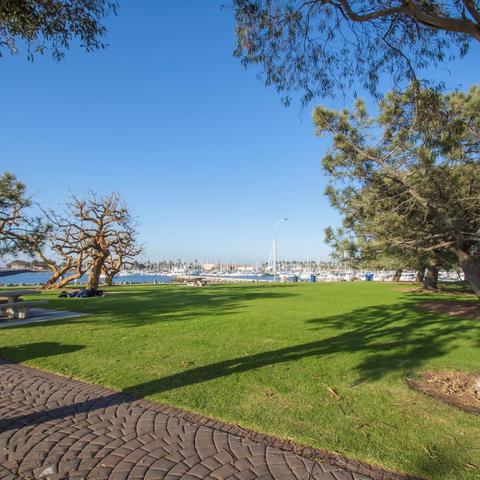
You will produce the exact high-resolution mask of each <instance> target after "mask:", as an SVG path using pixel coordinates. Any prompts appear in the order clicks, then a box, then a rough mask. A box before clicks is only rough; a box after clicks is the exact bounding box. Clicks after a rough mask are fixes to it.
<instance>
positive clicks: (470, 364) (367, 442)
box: [0, 282, 480, 479]
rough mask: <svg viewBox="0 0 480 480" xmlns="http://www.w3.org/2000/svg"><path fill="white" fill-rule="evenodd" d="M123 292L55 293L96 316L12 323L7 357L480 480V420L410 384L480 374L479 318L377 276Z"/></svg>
mask: <svg viewBox="0 0 480 480" xmlns="http://www.w3.org/2000/svg"><path fill="white" fill-rule="evenodd" d="M109 291H110V292H112V293H111V294H110V295H108V296H107V297H105V298H92V299H59V298H56V297H57V295H58V293H55V294H48V295H50V298H51V302H50V304H49V307H50V308H59V309H69V310H73V311H81V312H88V313H92V315H89V316H87V317H82V318H78V319H72V320H68V321H54V322H49V323H43V324H36V325H31V326H22V327H14V328H8V329H2V330H0V357H3V358H7V359H11V360H15V361H20V362H25V363H26V364H29V365H33V366H36V367H40V368H42V369H46V370H50V371H53V372H59V373H62V374H67V375H71V376H73V377H76V378H79V379H83V380H87V381H89V382H93V383H97V384H101V385H104V386H107V387H110V388H112V389H115V390H119V391H127V392H129V393H132V394H134V395H137V396H141V397H146V398H149V399H151V400H154V401H159V402H164V403H167V404H170V405H173V406H177V407H182V408H185V409H188V410H191V411H194V412H199V413H202V414H204V415H208V416H211V417H215V418H219V419H223V420H225V421H228V422H234V423H238V424H240V425H242V426H245V427H251V428H254V429H257V430H260V431H262V432H267V433H270V434H274V435H278V436H280V437H284V438H291V439H294V440H296V441H298V442H301V443H304V444H308V445H311V446H315V447H319V448H322V449H327V450H331V451H336V452H339V453H341V454H343V455H347V456H350V457H355V458H358V459H360V460H362V461H367V462H370V463H374V464H377V465H381V466H383V467H386V468H390V469H394V470H397V471H403V472H407V473H409V474H415V475H418V476H421V477H425V478H435V479H472V478H480V416H478V415H473V414H467V413H464V412H462V411H459V410H457V409H455V408H453V407H451V406H448V405H444V404H442V403H440V402H438V401H436V400H433V399H431V398H429V397H427V396H425V395H422V394H420V393H416V392H414V391H411V390H409V389H408V387H407V385H406V384H405V378H406V376H408V375H412V374H414V373H415V372H417V371H419V370H425V369H453V370H457V369H458V370H463V371H468V372H475V371H479V369H480V335H479V322H478V321H474V320H467V319H459V318H454V317H449V316H442V315H434V314H429V313H426V312H424V311H422V310H421V309H420V308H419V307H418V304H419V303H420V302H421V301H423V300H425V296H422V295H419V294H415V293H408V292H405V291H402V288H401V287H399V286H397V285H389V284H376V283H367V282H363V283H341V284H339V283H337V284H335V283H330V284H329V283H325V284H317V285H295V284H287V285H261V284H257V285H254V284H249V285H218V286H210V287H206V288H191V287H185V286H167V285H162V286H151V287H147V286H144V287H138V286H131V287H116V288H112V289H110V290H109ZM462 295H463V294H462ZM463 296H464V295H463ZM463 296H459V295H457V296H456V297H455V298H456V299H458V298H463ZM438 297H440V295H439V296H438ZM434 298H436V296H432V295H429V296H428V300H432V299H434ZM441 298H442V299H445V298H448V297H446V295H445V294H443V295H441ZM452 298H453V293H452ZM470 298H472V297H470ZM472 301H475V300H474V299H473V298H472ZM329 389H332V390H334V391H335V392H337V393H338V395H339V398H338V397H336V396H335V395H334V394H332V393H331V391H329Z"/></svg>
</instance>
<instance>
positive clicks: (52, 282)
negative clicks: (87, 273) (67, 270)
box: [42, 272, 83, 290]
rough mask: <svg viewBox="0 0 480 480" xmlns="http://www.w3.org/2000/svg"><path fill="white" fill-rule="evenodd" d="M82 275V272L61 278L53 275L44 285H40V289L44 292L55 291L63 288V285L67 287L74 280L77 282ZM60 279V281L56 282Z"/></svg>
mask: <svg viewBox="0 0 480 480" xmlns="http://www.w3.org/2000/svg"><path fill="white" fill-rule="evenodd" d="M82 275H83V272H76V273H73V274H72V275H68V276H67V277H63V278H62V276H63V275H58V274H53V275H52V276H51V277H50V278H49V279H48V281H47V282H46V283H45V284H44V285H42V288H43V289H44V290H56V289H59V288H62V287H64V286H65V285H68V284H69V283H71V282H73V281H74V280H78V279H79V278H80V277H81V276H82ZM60 278H62V279H61V280H60V281H58V280H59V279H60Z"/></svg>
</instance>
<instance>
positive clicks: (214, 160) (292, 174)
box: [0, 0, 480, 261]
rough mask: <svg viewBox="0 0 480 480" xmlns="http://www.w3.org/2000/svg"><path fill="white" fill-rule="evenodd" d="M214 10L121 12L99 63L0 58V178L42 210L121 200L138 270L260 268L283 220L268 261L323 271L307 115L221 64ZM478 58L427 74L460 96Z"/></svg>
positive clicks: (222, 22)
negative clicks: (312, 263) (212, 263)
mask: <svg viewBox="0 0 480 480" xmlns="http://www.w3.org/2000/svg"><path fill="white" fill-rule="evenodd" d="M222 3H227V2H226V1H225V0H220V1H216V0H209V1H198V0H187V1H183V2H166V1H163V2H159V1H156V0H142V1H135V2H129V1H121V3H120V11H119V15H118V16H117V17H113V18H111V19H109V21H108V26H109V35H108V42H109V44H110V46H109V47H108V49H107V50H105V51H100V52H96V53H91V54H86V53H84V52H83V51H81V50H79V49H76V48H74V49H72V50H71V51H70V52H68V53H67V56H66V59H65V61H63V62H61V63H56V62H54V61H52V60H51V58H50V57H49V56H48V55H47V56H45V57H37V58H36V60H35V62H34V63H30V62H28V61H27V60H26V57H25V56H24V55H23V56H16V57H5V58H3V59H0V68H1V77H0V86H1V92H2V107H1V108H2V115H1V117H0V128H1V132H2V137H3V141H2V150H1V164H0V165H1V170H2V171H5V170H8V171H12V172H14V173H15V174H16V175H17V176H18V177H19V178H20V179H21V180H22V181H23V182H25V183H26V184H27V186H28V188H29V190H30V191H31V192H33V193H36V196H35V199H36V200H37V201H39V202H41V203H42V204H44V205H55V204H57V203H58V202H60V201H61V200H62V199H64V198H65V197H66V196H67V194H68V191H69V190H71V191H73V192H75V193H78V194H82V193H85V192H86V191H87V190H89V189H91V190H94V191H96V192H100V193H109V192H111V191H118V192H120V193H122V194H123V196H124V197H125V199H126V200H127V203H128V205H129V206H130V207H131V209H132V210H133V212H134V213H135V214H136V215H137V216H138V217H139V220H140V222H141V228H140V230H141V238H142V240H143V241H144V243H145V245H146V257H149V258H152V259H161V258H168V257H175V258H179V257H184V258H198V259H200V260H205V261H206V260H216V259H220V258H222V259H224V260H225V259H226V258H227V257H228V258H229V259H231V260H238V261H262V260H267V259H268V255H269V252H270V248H271V242H272V227H273V224H274V222H275V221H276V220H277V219H279V218H281V217H285V216H286V217H289V221H288V223H286V224H284V225H282V226H281V230H280V235H279V256H280V257H281V258H287V257H288V258H297V259H308V258H311V259H316V258H317V257H318V256H320V258H323V259H326V258H327V257H328V248H327V247H326V246H325V245H324V244H323V230H324V228H325V227H326V226H328V225H331V224H333V225H335V224H338V222H339V219H338V216H337V215H336V213H335V212H334V211H333V210H332V209H331V208H330V206H329V204H328V201H327V200H326V198H325V197H324V196H323V190H324V188H325V184H326V179H325V177H324V176H323V174H322V170H321V167H320V161H321V157H322V154H323V152H324V151H325V143H324V141H323V140H322V141H320V140H318V139H316V138H315V136H314V131H313V127H312V124H311V120H310V113H311V108H307V109H305V110H304V111H301V110H300V107H299V105H298V104H297V105H294V106H292V107H290V108H285V107H283V106H282V105H281V102H280V99H279V97H278V95H277V94H275V92H274V91H272V90H267V89H265V87H264V86H263V83H262V82H261V81H259V80H257V79H256V76H255V72H254V71H250V70H249V71H246V70H244V69H243V68H242V67H241V65H240V63H239V61H238V60H237V59H235V58H233V56H232V51H233V48H234V25H233V20H232V15H231V13H230V12H229V11H225V10H221V9H220V5H221V4H222ZM479 54H480V49H479V48H478V47H476V48H475V49H474V50H473V51H472V53H471V54H470V55H469V57H468V58H467V59H464V60H463V61H461V62H457V63H456V64H454V65H451V66H450V68H451V71H452V73H451V74H449V73H448V72H446V71H442V72H440V73H438V75H440V76H442V77H443V78H447V80H448V82H449V84H450V85H451V86H461V85H463V86H465V87H468V86H470V85H471V84H472V83H474V82H476V81H478V80H479V75H478V74H479V73H480V68H479V62H478V58H479ZM328 103H329V104H330V105H333V103H332V102H331V101H329V102H328ZM312 106H313V105H312ZM335 106H337V107H341V106H344V101H342V100H341V99H340V100H338V101H337V102H336V103H335ZM347 106H348V104H347Z"/></svg>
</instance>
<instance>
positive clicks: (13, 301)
mask: <svg viewBox="0 0 480 480" xmlns="http://www.w3.org/2000/svg"><path fill="white" fill-rule="evenodd" d="M40 293H41V292H39V291H38V290H0V313H2V312H5V313H6V314H7V317H8V318H9V319H14V318H19V319H25V318H27V317H28V314H29V313H30V308H31V307H35V306H37V305H41V304H44V303H46V302H47V301H46V300H30V301H25V300H23V299H22V297H23V296H24V295H40Z"/></svg>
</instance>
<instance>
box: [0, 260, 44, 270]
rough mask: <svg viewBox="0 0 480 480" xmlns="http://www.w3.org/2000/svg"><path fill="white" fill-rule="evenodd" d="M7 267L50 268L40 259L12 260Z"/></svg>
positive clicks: (16, 268) (25, 268)
mask: <svg viewBox="0 0 480 480" xmlns="http://www.w3.org/2000/svg"><path fill="white" fill-rule="evenodd" d="M7 268H10V269H11V270H36V271H42V270H48V265H46V264H45V263H43V262H39V261H38V260H33V261H32V262H27V261H26V260H12V261H11V262H10V263H8V264H7Z"/></svg>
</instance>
